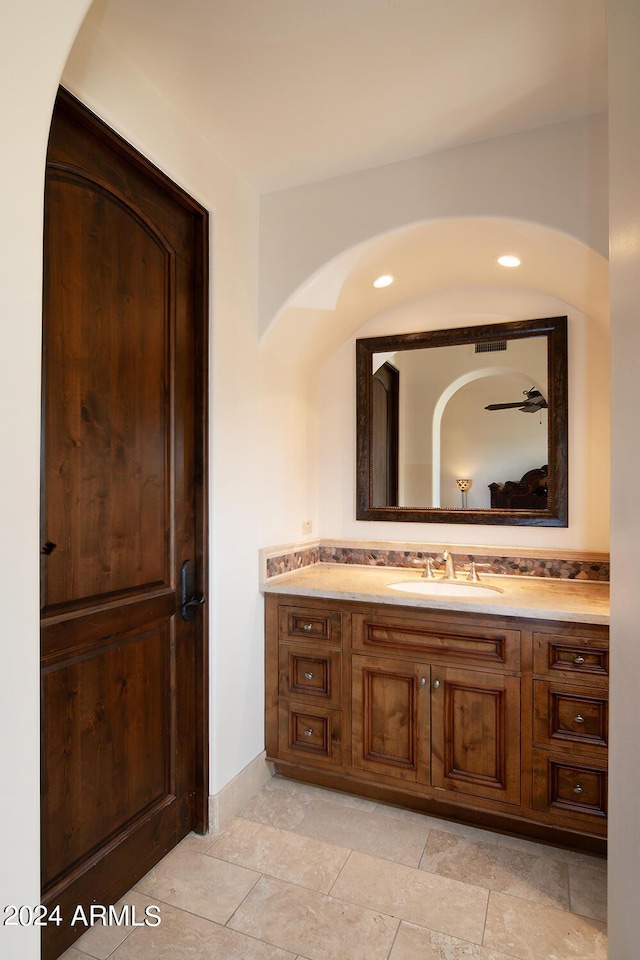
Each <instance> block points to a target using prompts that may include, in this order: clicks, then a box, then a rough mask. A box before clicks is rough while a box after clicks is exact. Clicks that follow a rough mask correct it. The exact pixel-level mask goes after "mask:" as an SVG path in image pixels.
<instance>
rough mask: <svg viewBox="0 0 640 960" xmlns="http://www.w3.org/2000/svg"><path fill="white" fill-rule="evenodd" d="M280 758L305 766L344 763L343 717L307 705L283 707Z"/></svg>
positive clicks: (279, 729)
mask: <svg viewBox="0 0 640 960" xmlns="http://www.w3.org/2000/svg"><path fill="white" fill-rule="evenodd" d="M278 755H279V757H281V758H282V759H287V760H298V761H300V762H302V763H306V762H307V761H310V762H311V763H316V762H320V763H321V764H322V765H325V764H327V763H331V764H337V765H339V764H340V763H341V762H342V714H341V712H340V711H339V710H330V709H325V708H324V707H321V706H317V707H316V706H309V704H303V703H282V702H281V703H280V704H279V708H278Z"/></svg>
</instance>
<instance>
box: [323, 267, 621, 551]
mask: <svg viewBox="0 0 640 960" xmlns="http://www.w3.org/2000/svg"><path fill="white" fill-rule="evenodd" d="M582 299H583V301H584V302H585V303H588V299H589V297H588V285H586V286H585V289H584V291H583V297H582ZM563 315H567V316H568V318H569V328H568V341H569V363H568V367H569V526H568V527H567V528H556V527H547V528H544V527H543V528H536V527H503V526H495V527H492V526H483V527H478V526H470V525H467V524H464V525H452V524H444V523H437V524H433V523H431V524H423V523H382V522H371V521H357V520H355V519H354V517H355V476H356V464H355V423H356V413H355V340H356V338H357V337H367V336H378V335H382V334H392V333H411V332H413V331H417V330H430V329H439V328H442V327H456V326H467V325H471V324H475V323H488V322H490V321H491V322H498V321H500V320H518V319H521V320H526V319H532V318H534V317H553V316H563ZM318 411H319V429H320V456H319V459H320V464H321V467H320V495H319V496H320V526H321V530H322V533H323V535H324V536H327V537H336V538H346V539H349V538H353V537H355V538H361V539H367V540H402V541H407V542H418V543H424V542H427V541H436V542H440V543H451V544H456V543H474V544H486V545H496V546H497V545H505V546H527V547H558V548H560V549H575V550H596V551H600V550H602V551H606V550H608V547H609V338H608V323H607V318H606V317H599V318H594V317H591V316H587V315H586V314H585V313H583V312H582V311H581V310H580V309H577V308H576V306H574V305H572V304H567V303H564V302H563V301H560V300H559V299H558V298H556V297H552V296H550V295H549V294H546V293H540V292H538V291H535V290H523V289H514V288H509V289H505V288H501V287H493V288H492V287H466V288H462V287H461V288H448V289H446V290H442V291H440V292H438V293H434V294H431V295H430V296H428V297H425V298H424V299H422V300H420V301H417V302H415V303H411V304H407V305H405V306H403V307H395V308H393V309H392V310H389V311H385V312H382V313H380V314H378V315H376V316H375V317H373V318H372V319H371V320H370V321H369V322H368V323H366V324H364V325H363V326H362V327H360V328H359V329H358V330H357V331H355V333H354V334H353V335H351V336H349V337H348V338H347V339H346V340H345V342H344V343H343V345H342V346H341V347H340V349H339V350H337V351H336V352H335V353H334V355H333V357H332V358H331V359H330V360H329V361H328V362H327V363H326V364H325V366H324V367H323V369H322V372H321V377H320V385H319V391H318Z"/></svg>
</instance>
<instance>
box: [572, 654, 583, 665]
mask: <svg viewBox="0 0 640 960" xmlns="http://www.w3.org/2000/svg"><path fill="white" fill-rule="evenodd" d="M573 662H574V663H577V664H578V665H580V664H581V663H584V657H583V656H582V654H581V653H579V654H578V656H577V657H574V658H573Z"/></svg>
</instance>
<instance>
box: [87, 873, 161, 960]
mask: <svg viewBox="0 0 640 960" xmlns="http://www.w3.org/2000/svg"><path fill="white" fill-rule="evenodd" d="M155 903H157V901H154V900H151V899H149V897H145V896H143V894H141V893H138V892H137V891H135V890H131V891H130V892H129V893H128V894H127V896H126V897H123V898H122V899H121V900H118V902H117V904H115V910H116V913H117V915H118V917H123V918H126V916H127V915H126V913H125V912H124V911H123V907H124V906H125V904H126V905H128V906H129V908H135V912H134V910H133V909H129V911H128V919H131V920H135V921H138V922H141V921H144V919H145V910H146V908H147V907H148V906H150V905H151V904H155ZM135 929H136V927H135V926H133V925H128V926H118V924H117V923H115V922H114V923H107V924H102V923H99V924H96V926H95V927H91V929H89V930H87V932H86V933H84V934H83V935H82V936H81V937H80V939H79V940H76V943H75V947H76V949H78V950H81V951H82V952H83V953H85V954H88V955H89V956H90V957H96V958H97V960H107V957H109V956H110V955H111V954H112V953H113V951H114V950H115V949H116V947H117V946H118V945H119V944H121V943H122V941H123V940H126V938H127V937H128V936H129V934H130V933H132V932H133V931H134V930H135Z"/></svg>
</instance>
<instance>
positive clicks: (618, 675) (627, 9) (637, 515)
mask: <svg viewBox="0 0 640 960" xmlns="http://www.w3.org/2000/svg"><path fill="white" fill-rule="evenodd" d="M607 20H608V36H609V76H610V81H609V83H610V103H611V110H610V160H611V180H610V191H611V194H610V216H611V345H612V361H613V364H612V370H613V394H612V408H613V425H614V426H613V434H612V453H613V456H612V470H613V488H612V494H613V496H612V508H613V509H612V527H611V550H612V576H613V580H612V597H611V715H610V716H611V723H610V743H611V756H610V779H609V797H610V807H609V813H610V833H609V837H610V839H609V924H610V926H609V931H610V940H609V957H610V960H630V958H632V957H637V956H638V944H640V911H639V910H638V889H639V887H640V803H638V798H639V797H640V756H639V754H638V741H639V740H640V698H639V697H638V691H639V690H640V637H639V635H638V623H639V622H640V591H639V590H638V556H639V544H640V505H639V503H638V497H637V495H636V483H635V478H636V477H638V476H639V475H640V434H639V432H638V417H637V412H636V409H635V407H636V397H637V394H638V385H639V382H640V324H639V323H638V304H640V172H639V168H638V157H639V156H640V99H639V98H638V91H639V90H640V60H639V59H638V47H639V45H640V5H639V4H638V2H637V0H609V3H608V6H607Z"/></svg>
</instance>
